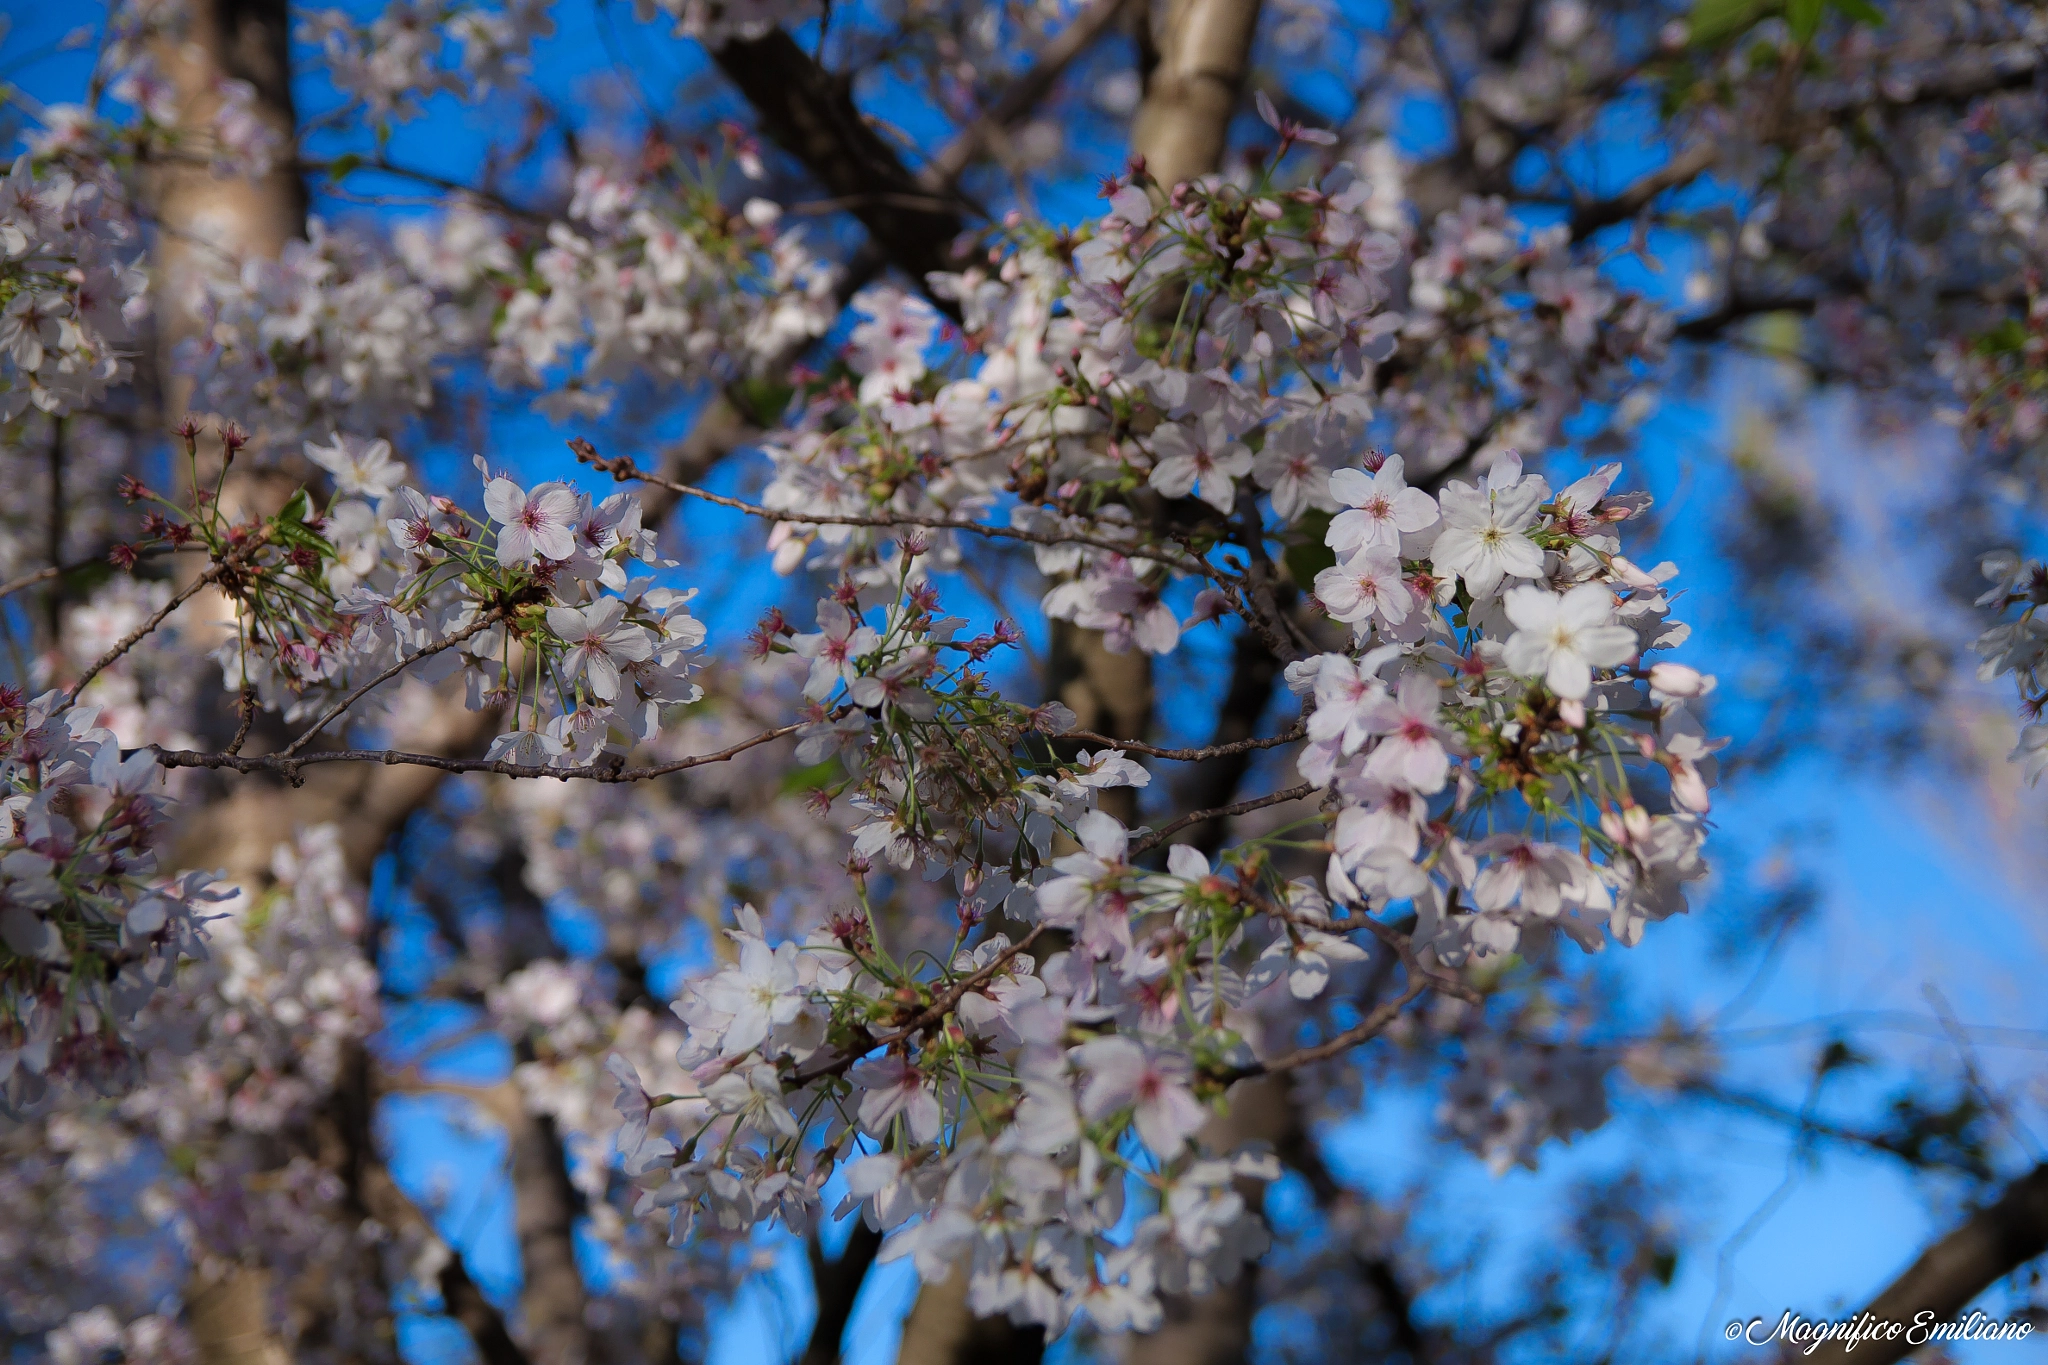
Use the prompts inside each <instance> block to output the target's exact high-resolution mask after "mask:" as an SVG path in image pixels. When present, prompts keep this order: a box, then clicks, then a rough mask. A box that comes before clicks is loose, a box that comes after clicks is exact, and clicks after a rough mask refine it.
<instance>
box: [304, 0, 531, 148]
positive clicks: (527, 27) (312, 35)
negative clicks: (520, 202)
mask: <svg viewBox="0 0 2048 1365" xmlns="http://www.w3.org/2000/svg"><path fill="white" fill-rule="evenodd" d="M549 8H550V6H549V5H548V3H547V0H507V3H504V4H473V3H446V2H445V0H425V2H424V3H422V0H394V2H393V3H391V4H389V5H387V6H386V7H385V9H384V11H383V13H381V14H379V15H377V16H376V17H375V18H373V19H370V20H369V21H368V22H363V21H361V20H359V19H357V18H356V17H355V16H353V15H351V14H349V13H347V12H346V11H343V10H338V9H323V10H315V11H313V12H312V13H311V14H309V15H307V16H306V18H305V19H304V20H303V21H302V22H301V24H300V25H299V36H300V38H301V40H302V41H305V42H308V43H310V44H313V45H315V46H317V47H318V49H319V54H320V60H321V63H322V64H323V65H324V66H325V67H326V69H327V73H328V76H329V78H330V79H332V80H333V82H334V87H335V89H336V90H339V91H340V92H341V93H342V95H343V96H345V97H346V98H347V99H348V100H349V101H350V102H351V104H353V105H355V106H358V107H359V108H360V112H361V116H362V117H363V119H364V120H365V121H367V122H368V123H370V124H371V125H373V126H377V127H384V126H388V125H389V124H392V123H397V122H404V121H406V120H408V119H411V118H414V117H417V116H418V114H419V113H420V106H421V103H422V102H423V101H425V100H427V99H429V98H431V97H432V96H434V95H436V94H452V95H456V96H469V97H481V96H483V95H487V94H489V93H490V92H491V91H492V90H494V89H502V88H505V87H507V86H509V85H512V84H514V83H516V81H517V79H518V78H519V77H520V76H522V75H524V74H526V73H527V72H528V71H530V70H531V69H532V61H531V54H532V49H533V44H534V42H535V40H536V39H541V38H546V37H549V36H550V35H552V34H553V33H554V31H555V24H554V20H553V18H551V17H550V15H549V13H548V11H549ZM451 49H452V51H453V54H454V59H455V60H454V62H453V63H452V64H450V63H449V62H448V61H447V60H446V58H448V56H449V55H450V51H451Z"/></svg>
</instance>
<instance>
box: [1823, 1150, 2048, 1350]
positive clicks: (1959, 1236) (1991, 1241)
mask: <svg viewBox="0 0 2048 1365" xmlns="http://www.w3.org/2000/svg"><path fill="white" fill-rule="evenodd" d="M2044 1251H2048V1164H2043V1165H2040V1166H2036V1167H2035V1168H2034V1169H2033V1170H2031V1171H2029V1172H2028V1173H2027V1174H2026V1175H2024V1176H2022V1177H2020V1178H2019V1179H2018V1180H2015V1181H2014V1182H2013V1183H2012V1184H2010V1185H2008V1186H2006V1189H2005V1193H2004V1194H2003V1195H2002V1196H2000V1198H1999V1200H1998V1202H1997V1203H1995V1204H1993V1205H1992V1206H1991V1207H1989V1208H1987V1209H1980V1210H1978V1211H1977V1213H1975V1214H1973V1215H1972V1216H1971V1217H1970V1219H1969V1221H1967V1222H1965V1223H1964V1224H1963V1225H1962V1226H1961V1227H1959V1228H1957V1229H1956V1230H1955V1231H1954V1232H1951V1233H1950V1234H1949V1235H1948V1236H1946V1237H1944V1238H1942V1239H1941V1240H1940V1241H1938V1242H1936V1243H1935V1244H1934V1245H1933V1246H1931V1247H1929V1248H1927V1250H1926V1251H1924V1252H1922V1253H1921V1254H1920V1259H1918V1260H1916V1261H1914V1262H1913V1264H1912V1265H1910V1266H1908V1267H1907V1268H1906V1272H1905V1274H1903V1275H1901V1276H1899V1277H1898V1278H1897V1279H1896V1280H1893V1281H1892V1282H1891V1284H1889V1285H1887V1286H1886V1287H1885V1289H1884V1291H1883V1292H1882V1293H1880V1294H1879V1295H1878V1296H1877V1297H1876V1298H1874V1299H1872V1300H1871V1301H1870V1304H1869V1306H1868V1307H1866V1308H1865V1309H1864V1310H1863V1311H1864V1312H1865V1313H1866V1314H1868V1315H1869V1316H1870V1317H1872V1318H1874V1319H1876V1320H1878V1321H1880V1322H1904V1323H1909V1324H1910V1323H1911V1322H1912V1321H1913V1319H1914V1318H1915V1317H1916V1316H1917V1315H1918V1314H1920V1313H1923V1312H1925V1313H1932V1314H1933V1315H1934V1316H1933V1318H1932V1319H1931V1321H1933V1322H1947V1321H1949V1320H1951V1319H1953V1318H1954V1317H1955V1316H1956V1315H1957V1314H1958V1313H1960V1312H1961V1311H1962V1310H1963V1309H1964V1308H1965V1307H1967V1306H1968V1305H1969V1303H1970V1301H1971V1300H1972V1299H1974V1298H1976V1297H1977V1296H1978V1295H1979V1294H1981V1293H1983V1292H1984V1291H1985V1290H1986V1289H1988V1288H1990V1287H1991V1285H1993V1284H1994V1283H1996V1282H1997V1281H1999V1280H2001V1279H2003V1278H2004V1277H2005V1276H2007V1275H2010V1274H2012V1273H2013V1272H2014V1271H2015V1270H2018V1269H2019V1268H2020V1267H2021V1266H2023V1265H2025V1264H2026V1263H2027V1262H2028V1261H2031V1260H2033V1259H2034V1258H2035V1257H2036V1256H2039V1255H2040V1254H2041V1253H2042V1252H2044ZM1913 1349H1914V1343H1912V1342H1909V1341H1907V1340H1906V1334H1905V1333H1903V1332H1902V1333H1900V1334H1899V1336H1897V1337H1895V1338H1893V1339H1891V1340H1883V1339H1877V1340H1866V1341H1861V1342H1857V1343H1855V1350H1854V1351H1853V1353H1852V1352H1851V1351H1850V1349H1849V1348H1848V1346H1846V1345H1844V1344H1843V1343H1842V1342H1839V1341H1829V1342H1826V1343H1823V1344H1822V1346H1821V1347H1820V1349H1819V1350H1817V1351H1815V1352H1813V1354H1811V1355H1809V1356H1807V1357H1806V1359H1807V1360H1810V1361H1812V1362H1814V1365H1891V1362H1893V1361H1895V1360H1899V1359H1901V1358H1903V1357H1904V1356H1905V1355H1906V1354H1907V1353H1908V1352H1910V1351H1912V1350H1913Z"/></svg>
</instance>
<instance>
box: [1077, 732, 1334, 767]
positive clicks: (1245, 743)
mask: <svg viewBox="0 0 2048 1365" xmlns="http://www.w3.org/2000/svg"><path fill="white" fill-rule="evenodd" d="M1306 733H1307V731H1305V730H1304V729H1302V727H1301V726H1299V725H1293V726H1289V727H1288V728H1287V729H1286V730H1284V731H1282V732H1281V733H1279V734H1277V735H1264V736H1261V737H1260V738H1258V739H1240V740H1236V741H1234V742H1232V743H1229V744H1209V745H1204V746H1203V747H1202V748H1199V749H1161V748H1157V747H1155V746H1153V745H1150V744H1140V743H1139V742H1138V741H1136V740H1134V739H1116V738H1114V737H1112V736H1110V735H1104V734H1097V733H1096V732H1095V731H1093V730H1066V731H1063V732H1061V733H1060V734H1058V735H1055V736H1054V738H1055V739H1077V740H1081V741H1083V742H1085V743H1088V744H1101V745H1106V746H1108V747H1110V748H1115V749H1125V750H1128V751H1129V752H1131V753H1134V754H1144V755H1145V756H1146V757H1147V758H1166V759H1171V760H1173V761H1174V762H1176V763H1201V762H1204V761H1206V760H1208V759H1212V758H1227V757H1229V756H1230V755H1232V754H1242V753H1249V752H1250V751H1252V750H1253V749H1277V748H1279V747H1280V746H1281V745H1283V744H1292V743H1294V741H1296V740H1298V739H1300V738H1301V737H1302V736H1303V735H1304V734H1306Z"/></svg>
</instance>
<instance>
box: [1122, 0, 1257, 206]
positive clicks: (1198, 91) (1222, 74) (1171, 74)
mask: <svg viewBox="0 0 2048 1365" xmlns="http://www.w3.org/2000/svg"><path fill="white" fill-rule="evenodd" d="M1145 21H1146V30H1145V33H1144V34H1142V35H1141V37H1140V41H1139V46H1140V49H1141V51H1143V52H1144V55H1145V57H1146V59H1147V60H1148V61H1149V62H1150V64H1151V69H1150V70H1149V71H1147V72H1146V74H1145V98H1144V102H1143V103H1141V104H1140V105H1139V106H1138V114H1137V118H1136V120H1135V122H1133V124H1132V126H1131V150H1132V151H1134V152H1137V153H1138V154H1140V155H1142V156H1143V157H1144V158H1145V168H1146V169H1147V170H1148V171H1150V172H1151V173H1152V175H1153V177H1154V178H1155V179H1157V180H1158V181H1159V182H1160V183H1161V184H1162V185H1165V186H1167V187H1168V188H1169V189H1170V188H1172V187H1173V186H1174V185H1176V184H1178V183H1180V182H1181V181H1183V180H1193V179H1194V178H1196V177H1197V176H1202V175H1207V174H1209V173H1210V172H1211V171H1214V170H1216V169H1217V168H1218V167H1220V166H1221V165H1222V164H1223V148H1224V143H1225V141H1226V140H1227V139H1228V137H1229V135H1230V120H1231V118H1232V116H1233V115H1235V114H1236V113H1237V103H1238V101H1239V100H1240V99H1241V98H1243V96H1244V82H1245V77H1246V76H1247V75H1248V74H1250V72H1251V62H1252V39H1253V37H1254V35H1255V34H1256V33H1257V31H1258V27H1259V0H1155V3H1153V4H1152V5H1151V7H1150V9H1149V11H1148V13H1147V14H1146V20H1145Z"/></svg>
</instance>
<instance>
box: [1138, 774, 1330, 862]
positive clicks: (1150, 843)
mask: <svg viewBox="0 0 2048 1365" xmlns="http://www.w3.org/2000/svg"><path fill="white" fill-rule="evenodd" d="M1318 790H1319V788H1317V786H1316V784H1315V783H1313V782H1303V783H1301V784H1299V785H1298V786H1293V787H1288V788H1286V789H1285V790H1283V791H1277V792H1268V793H1267V794H1266V795H1264V796H1254V797H1251V798H1250V799H1249V800H1245V801H1238V802H1234V803H1232V804H1231V805H1228V806H1218V807H1216V808H1215V809H1214V810H1193V811H1189V812H1188V813H1187V814H1186V815H1183V816H1181V817H1180V818H1179V819H1176V820H1169V821H1167V822H1166V823H1165V824H1163V825H1161V826H1160V827H1159V828H1158V829H1155V830H1153V831H1152V832H1151V833H1150V834H1147V835H1144V836H1142V837H1141V838H1138V839H1136V840H1134V841H1132V843H1131V853H1132V854H1133V855H1136V854H1139V853H1144V852H1146V851H1147V850H1149V849H1154V848H1157V847H1159V845H1161V844H1163V843H1165V842H1166V841H1167V840H1168V839H1170V838H1172V837H1173V836H1174V835H1175V834H1177V833H1179V832H1180V831H1181V830H1184V829H1186V828H1187V827H1188V826H1189V825H1194V824H1200V823H1201V822H1202V821H1204V820H1228V819H1230V818H1231V817H1232V816H1234V815H1243V814H1245V813H1247V812H1249V811H1255V810H1263V809H1264V808H1266V807H1267V806H1279V805H1284V804H1285V803H1287V802H1289V801H1299V800H1300V799H1301V798H1302V797H1304V796H1313V795H1315V793H1316V792H1317V791H1318Z"/></svg>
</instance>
